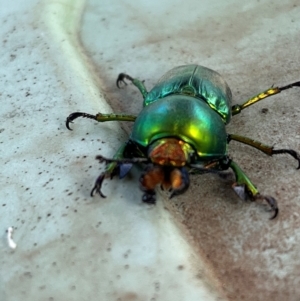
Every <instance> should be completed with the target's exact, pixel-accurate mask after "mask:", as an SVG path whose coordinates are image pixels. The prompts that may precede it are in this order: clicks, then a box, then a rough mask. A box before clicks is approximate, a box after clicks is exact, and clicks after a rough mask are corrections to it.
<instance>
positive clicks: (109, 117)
mask: <svg viewBox="0 0 300 301" xmlns="http://www.w3.org/2000/svg"><path fill="white" fill-rule="evenodd" d="M78 117H83V118H89V119H93V120H96V121H98V122H106V121H132V122H133V121H135V119H136V116H135V115H128V114H102V113H98V114H96V115H91V114H88V113H83V112H74V113H72V114H70V115H69V116H68V117H67V119H66V127H67V129H69V130H70V131H72V129H71V128H70V123H72V122H73V120H75V119H76V118H78Z"/></svg>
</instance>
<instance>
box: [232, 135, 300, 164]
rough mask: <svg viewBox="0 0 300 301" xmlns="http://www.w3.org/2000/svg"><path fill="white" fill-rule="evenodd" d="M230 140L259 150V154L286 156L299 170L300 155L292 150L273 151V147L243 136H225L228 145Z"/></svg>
mask: <svg viewBox="0 0 300 301" xmlns="http://www.w3.org/2000/svg"><path fill="white" fill-rule="evenodd" d="M231 140H234V141H237V142H241V143H243V144H246V145H249V146H252V147H254V148H256V149H258V150H260V151H261V152H263V153H265V154H266V155H268V156H273V155H278V154H288V155H290V156H292V157H293V158H295V159H296V160H297V161H298V167H297V169H300V154H299V153H298V152H296V151H294V150H292V149H274V147H273V146H269V145H266V144H263V143H261V142H259V141H256V140H253V139H250V138H247V137H244V136H239V135H234V134H228V136H227V141H228V143H229V142H230V141H231Z"/></svg>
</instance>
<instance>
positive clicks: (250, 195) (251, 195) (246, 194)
mask: <svg viewBox="0 0 300 301" xmlns="http://www.w3.org/2000/svg"><path fill="white" fill-rule="evenodd" d="M228 167H230V168H231V169H232V170H233V172H234V174H235V176H236V183H234V184H233V185H232V188H233V190H234V191H235V193H236V194H237V195H238V196H239V197H240V198H241V199H242V200H244V201H246V200H248V199H250V200H251V201H257V200H265V201H266V202H267V203H268V205H269V206H270V208H271V211H272V212H273V215H272V216H271V218H270V219H274V218H275V217H276V216H277V215H278V211H279V210H278V206H277V202H276V200H275V199H274V198H273V197H271V196H268V195H263V194H260V193H259V191H258V190H257V188H256V187H255V186H254V184H253V183H252V182H251V181H250V179H249V178H248V177H247V176H246V174H245V173H244V172H243V171H242V170H241V168H240V167H239V166H238V165H237V164H236V163H235V162H233V161H232V160H231V161H230V162H229V166H228Z"/></svg>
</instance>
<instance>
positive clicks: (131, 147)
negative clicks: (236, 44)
mask: <svg viewBox="0 0 300 301" xmlns="http://www.w3.org/2000/svg"><path fill="white" fill-rule="evenodd" d="M125 79H126V80H129V81H131V82H132V83H133V85H135V86H136V87H137V88H138V89H139V91H140V92H141V94H142V96H143V98H144V103H143V109H142V111H141V112H140V114H139V115H138V116H132V115H126V114H120V115H116V114H101V113H98V114H96V115H90V114H87V113H82V112H75V113H72V114H70V115H69V117H68V118H67V120H66V126H67V128H68V129H69V130H71V128H70V123H71V122H72V121H73V120H74V119H76V118H78V117H85V118H90V119H94V120H96V121H98V122H104V121H112V120H117V121H132V122H134V125H133V130H132V132H131V134H130V137H129V140H128V142H127V143H125V144H124V145H122V146H121V147H120V148H119V150H118V151H117V153H116V154H115V156H114V157H113V158H112V159H108V158H104V157H103V156H97V157H96V159H97V160H99V161H100V162H102V161H104V162H106V163H107V167H106V170H105V171H104V172H103V173H101V174H100V176H99V177H98V178H97V180H96V183H95V185H94V187H93V189H92V191H91V196H93V195H94V193H98V194H99V195H100V196H101V197H105V195H103V193H102V191H101V186H102V182H103V180H104V178H108V177H110V178H112V177H113V176H114V175H116V174H119V176H120V178H123V177H124V176H125V175H126V174H127V173H128V171H129V170H130V168H131V167H132V165H133V164H136V163H142V164H143V165H145V168H144V172H143V173H142V175H141V177H140V186H141V189H142V190H143V191H144V195H143V199H142V200H143V202H146V203H149V204H154V203H155V201H156V198H155V187H156V186H157V185H160V186H161V188H163V189H169V191H170V192H171V194H170V197H173V196H174V195H178V194H181V193H183V192H185V191H186V190H187V189H188V187H189V174H190V173H199V174H201V173H207V172H213V173H221V172H222V171H224V170H227V169H229V168H231V169H232V170H233V172H234V174H235V177H236V182H235V183H234V184H233V189H234V191H235V192H236V193H237V194H238V196H239V197H240V198H241V199H243V200H247V199H250V200H253V201H254V200H257V199H262V200H265V201H266V202H267V203H268V204H269V206H270V207H271V210H272V211H273V215H272V217H271V219H273V218H275V217H276V216H277V214H278V207H277V202H276V200H275V199H274V198H273V197H271V196H268V195H262V194H260V193H259V191H258V190H257V188H256V187H255V186H254V184H253V183H252V182H251V181H250V180H249V178H248V177H247V176H246V174H245V173H244V172H243V171H242V170H241V168H240V167H239V166H238V165H237V163H235V162H234V161H233V160H232V159H231V158H230V157H229V156H228V154H227V145H228V143H229V142H230V141H231V140H235V141H238V142H241V143H244V144H247V145H249V146H252V147H254V148H257V149H258V150H260V151H262V152H264V153H265V154H267V155H269V156H272V155H275V154H284V153H286V154H289V155H291V156H292V157H294V158H295V159H296V160H297V161H298V169H299V168H300V155H299V153H297V152H296V151H294V150H292V149H277V150H276V149H274V148H273V147H272V146H268V145H264V144H262V143H260V142H258V141H255V140H252V139H249V138H247V137H244V136H238V135H234V134H228V133H227V132H226V129H225V125H226V124H228V123H229V122H230V119H231V116H234V115H236V114H238V113H240V112H241V111H242V110H243V109H245V108H247V107H248V106H250V105H252V104H254V103H256V102H258V101H260V100H262V99H264V98H267V97H269V96H272V95H274V94H277V93H280V92H281V91H283V90H287V89H290V88H292V87H295V86H298V87H300V82H295V83H292V84H290V85H287V86H284V87H272V88H270V89H268V90H266V91H264V92H262V93H260V94H258V95H257V96H255V97H252V98H250V99H249V100H247V101H246V102H245V103H244V104H242V105H234V106H231V100H232V94H231V91H230V88H229V87H228V85H227V83H226V82H225V81H224V80H223V79H222V77H221V76H220V74H218V73H217V72H215V71H213V70H211V69H208V68H205V67H202V66H198V65H186V66H179V67H176V68H174V69H172V70H170V71H169V72H167V73H166V74H165V75H164V76H163V77H162V78H161V79H160V80H159V81H158V83H157V84H156V85H155V86H154V88H153V89H152V90H151V91H150V92H148V91H147V90H146V88H145V86H144V84H143V82H142V81H140V80H138V79H135V78H132V77H131V76H129V75H127V74H124V73H121V74H120V75H119V77H118V79H117V86H118V88H120V83H121V82H123V83H124V84H125V85H126V82H125Z"/></svg>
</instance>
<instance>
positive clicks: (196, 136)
mask: <svg viewBox="0 0 300 301" xmlns="http://www.w3.org/2000/svg"><path fill="white" fill-rule="evenodd" d="M166 137H167V138H170V137H177V138H179V139H181V140H183V141H185V142H187V143H189V144H190V145H191V146H193V147H194V149H195V150H196V151H197V154H198V156H199V157H200V158H202V159H211V158H217V157H220V156H223V155H224V154H225V153H226V145H227V141H226V137H227V135H226V131H225V124H224V122H223V121H222V118H221V117H220V115H219V114H218V113H216V112H215V111H214V110H212V109H211V108H210V107H209V106H208V104H207V103H206V102H205V101H203V100H201V101H199V99H197V98H195V97H191V96H185V95H170V96H167V97H164V98H162V99H160V101H157V102H153V103H151V104H149V105H148V106H146V107H145V108H144V109H143V110H142V112H141V113H140V114H139V116H138V117H137V119H136V121H135V123H134V126H133V130H132V133H131V136H130V139H131V140H132V141H134V142H135V143H138V144H139V145H141V146H143V147H147V146H149V145H150V144H151V143H152V142H153V141H155V140H157V139H160V138H166Z"/></svg>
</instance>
